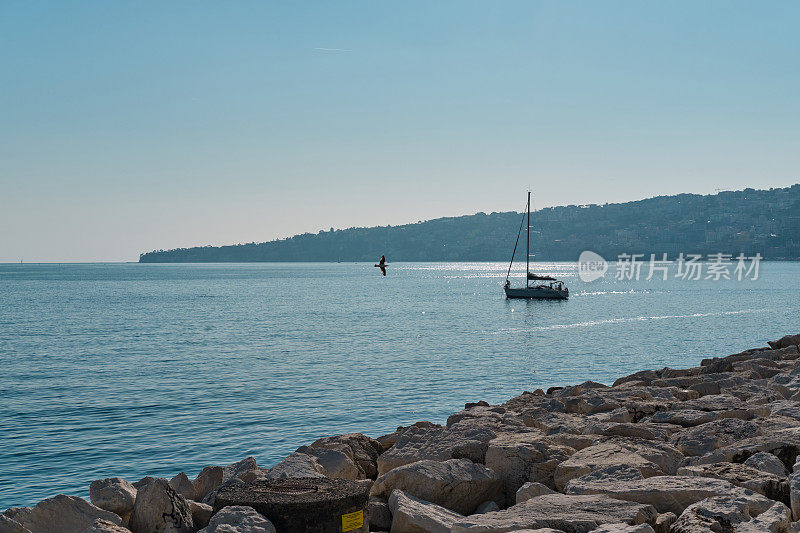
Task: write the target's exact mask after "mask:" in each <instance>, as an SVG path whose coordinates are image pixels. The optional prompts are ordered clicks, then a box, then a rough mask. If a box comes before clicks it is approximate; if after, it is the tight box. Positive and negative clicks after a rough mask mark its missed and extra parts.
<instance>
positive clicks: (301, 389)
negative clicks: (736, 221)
mask: <svg viewBox="0 0 800 533" xmlns="http://www.w3.org/2000/svg"><path fill="white" fill-rule="evenodd" d="M506 269H507V264H504V263H390V264H389V267H388V275H387V276H386V277H383V276H381V275H380V272H379V271H378V269H376V268H374V267H373V264H372V263H369V264H367V263H303V264H290V263H271V264H270V263H247V264H136V263H110V264H4V265H0V365H1V371H2V378H0V510H2V509H5V508H7V507H10V506H20V505H32V504H35V503H36V502H37V501H39V500H41V499H43V498H46V497H49V496H53V495H56V494H59V493H63V494H69V495H77V496H82V497H85V498H88V487H89V483H90V482H91V481H92V480H94V479H100V478H105V477H112V476H121V477H124V478H126V479H128V480H130V481H136V480H138V479H140V478H142V477H143V476H146V475H152V476H161V477H167V478H171V477H172V476H174V475H175V474H177V473H178V472H186V473H187V474H188V475H189V476H190V477H193V476H194V475H196V474H197V473H198V472H199V471H200V470H201V469H202V468H203V467H204V466H207V465H213V464H228V463H232V462H234V461H237V460H240V459H242V458H244V457H247V456H249V455H252V456H254V457H255V458H256V459H257V461H258V464H259V465H261V466H263V467H268V466H271V465H273V464H275V463H277V462H279V461H280V460H281V459H282V458H283V457H285V456H286V455H287V454H289V453H291V452H292V451H294V450H295V449H296V448H297V447H299V446H301V445H304V444H310V443H311V442H313V441H314V440H315V439H317V438H320V437H323V436H327V435H334V434H341V433H349V432H362V433H364V434H367V435H370V436H375V437H377V436H379V435H382V434H386V433H390V432H392V431H394V430H395V429H396V428H397V426H400V425H408V424H411V423H413V422H416V421H420V420H429V421H432V422H438V423H442V422H444V421H445V420H446V418H447V416H448V415H449V414H451V413H453V412H456V411H458V410H460V409H462V408H463V407H464V403H466V402H474V401H478V400H485V401H488V402H490V403H500V402H503V401H505V400H507V399H509V398H511V397H513V396H516V395H518V394H520V393H522V392H523V391H526V390H528V391H533V390H535V389H537V388H544V389H546V388H547V387H550V386H555V385H567V384H575V383H580V382H583V381H586V380H594V381H598V382H602V383H608V384H610V383H612V382H613V381H614V379H616V378H617V377H620V376H623V375H627V374H630V373H633V372H636V371H638V370H644V369H655V368H662V367H665V366H670V367H673V368H680V367H689V366H695V365H698V364H699V363H700V360H701V359H702V358H705V357H711V356H717V355H726V354H730V353H735V352H738V351H741V350H744V349H747V348H751V347H758V346H764V345H765V344H766V341H768V340H773V339H777V338H779V337H781V336H783V335H785V334H789V333H800V314H799V313H798V311H800V283H798V280H800V263H790V262H763V263H761V265H760V271H759V272H758V277H757V279H753V273H751V275H750V277H745V278H744V279H741V280H740V279H737V276H735V275H733V273H731V276H730V277H731V279H725V278H724V277H722V278H720V279H714V278H715V277H716V276H714V277H711V279H706V275H705V274H704V275H703V276H701V277H700V279H684V278H683V277H680V276H678V277H676V275H677V274H678V272H677V271H673V270H670V271H669V272H667V273H666V275H667V279H666V280H664V279H663V276H662V275H661V273H658V274H657V275H655V276H653V277H652V279H650V280H647V279H646V274H647V269H646V268H644V269H643V270H642V272H641V277H640V278H639V279H636V278H635V277H632V279H627V278H628V277H630V276H625V275H623V276H621V277H622V279H617V277H619V276H618V275H617V274H619V272H617V273H616V274H615V273H614V271H613V269H611V270H609V271H608V272H607V273H606V275H605V277H602V278H600V279H598V280H595V281H593V282H584V281H581V279H580V277H579V271H578V268H577V265H576V264H575V263H537V264H534V269H535V271H536V272H538V273H542V274H550V275H554V276H557V277H558V278H560V279H563V280H565V281H566V284H567V285H568V286H569V288H570V292H571V296H570V299H569V300H568V301H524V300H506V298H505V297H504V295H503V290H502V285H503V282H504V279H505V276H506ZM629 274H630V273H629ZM523 275H524V273H523V272H521V271H520V270H519V268H517V266H516V265H515V267H514V269H513V270H512V272H511V278H512V282H513V283H514V284H519V283H522V282H523V281H522V279H523V278H522V276H523Z"/></svg>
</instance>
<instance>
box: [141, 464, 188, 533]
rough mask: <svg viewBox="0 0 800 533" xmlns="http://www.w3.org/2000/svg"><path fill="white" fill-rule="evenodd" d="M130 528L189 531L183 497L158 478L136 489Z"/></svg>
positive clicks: (149, 531)
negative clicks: (137, 490)
mask: <svg viewBox="0 0 800 533" xmlns="http://www.w3.org/2000/svg"><path fill="white" fill-rule="evenodd" d="M130 528H131V530H132V531H133V533H191V532H192V531H194V522H193V521H192V512H191V509H190V508H189V504H188V503H187V501H186V498H184V497H183V496H181V495H180V494H178V493H177V492H176V491H175V489H173V488H172V487H171V486H170V485H169V482H168V481H167V480H166V479H161V478H158V479H156V480H155V481H153V482H152V483H150V484H149V485H146V486H145V487H142V488H141V489H139V492H138V494H137V495H136V503H135V504H134V506H133V512H132V513H131V519H130Z"/></svg>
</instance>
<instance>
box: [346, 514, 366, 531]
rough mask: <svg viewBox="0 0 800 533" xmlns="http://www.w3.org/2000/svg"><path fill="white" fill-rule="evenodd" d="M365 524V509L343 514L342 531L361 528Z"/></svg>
mask: <svg viewBox="0 0 800 533" xmlns="http://www.w3.org/2000/svg"><path fill="white" fill-rule="evenodd" d="M363 525H364V511H356V512H355V513H347V514H343V515H342V533H344V532H345V531H353V530H354V529H359V528H361V527H362V526H363Z"/></svg>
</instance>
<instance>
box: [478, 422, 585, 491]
mask: <svg viewBox="0 0 800 533" xmlns="http://www.w3.org/2000/svg"><path fill="white" fill-rule="evenodd" d="M574 453H575V450H574V449H573V448H570V447H568V446H564V445H559V444H557V443H555V442H554V441H553V440H552V439H550V438H548V437H544V436H543V435H542V434H541V433H540V432H538V431H536V432H525V433H513V434H507V435H500V436H498V437H496V438H494V439H492V440H491V441H490V442H489V446H488V448H487V450H486V466H487V467H488V468H491V469H492V470H494V471H495V472H497V474H498V475H499V476H500V479H501V480H502V483H503V495H504V502H503V501H500V502H498V503H500V504H504V506H508V505H513V504H514V503H516V501H515V495H516V492H517V490H518V489H519V488H520V487H521V486H522V485H523V484H524V483H525V482H528V481H534V482H537V483H541V484H543V485H547V486H549V487H551V488H555V486H556V484H555V480H554V475H555V472H556V468H557V467H558V465H559V464H561V463H563V462H564V461H566V460H567V459H568V458H569V457H570V456H571V455H572V454H574Z"/></svg>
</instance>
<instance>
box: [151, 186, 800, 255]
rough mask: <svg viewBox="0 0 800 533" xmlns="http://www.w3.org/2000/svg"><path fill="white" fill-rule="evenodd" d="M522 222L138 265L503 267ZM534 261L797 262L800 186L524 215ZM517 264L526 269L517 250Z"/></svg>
mask: <svg viewBox="0 0 800 533" xmlns="http://www.w3.org/2000/svg"><path fill="white" fill-rule="evenodd" d="M520 220H521V217H520V214H519V213H515V212H506V213H491V214H485V213H477V214H475V215H466V216H460V217H447V218H438V219H434V220H428V221H426V222H419V223H416V224H405V225H402V226H379V227H372V228H348V229H343V230H341V229H340V230H331V231H320V232H319V233H317V234H311V233H304V234H302V235H295V236H294V237H289V238H286V239H280V240H275V241H270V242H264V243H249V244H237V245H231V246H202V247H194V248H178V249H175V250H156V251H153V252H148V253H144V254H141V256H140V257H139V261H140V262H142V263H175V262H252V261H375V260H376V259H377V258H378V257H380V256H381V255H382V254H385V255H386V257H387V258H388V259H389V260H391V261H494V260H502V261H505V260H508V259H509V256H510V255H511V250H512V248H513V245H514V238H515V237H516V235H517V230H518V229H519V226H520ZM531 224H532V225H533V227H534V228H535V230H536V233H535V236H534V246H535V251H536V259H537V260H540V261H575V260H576V259H577V257H578V255H579V254H580V252H582V251H583V250H592V251H595V252H597V253H599V254H601V255H603V256H604V257H606V258H615V257H616V256H617V255H618V254H621V253H644V254H650V253H663V252H666V253H668V254H669V255H670V257H674V256H676V255H677V254H678V253H679V252H684V253H699V254H704V255H706V254H710V253H717V252H724V253H731V254H738V253H739V252H745V253H747V254H748V255H752V254H754V253H756V252H759V253H761V255H762V256H764V257H765V258H766V259H800V184H797V185H793V186H792V187H787V188H779V189H769V190H755V189H745V190H743V191H725V192H721V193H719V194H715V195H705V196H703V195H697V194H679V195H675V196H659V197H655V198H648V199H646V200H638V201H634V202H625V203H619V204H605V205H594V204H592V205H582V206H576V205H570V206H560V207H551V208H545V209H541V210H539V211H536V212H535V213H532V215H531ZM517 254H518V257H522V258H523V260H524V249H523V251H522V253H521V254H520V251H518V252H517Z"/></svg>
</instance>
